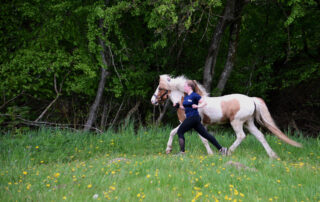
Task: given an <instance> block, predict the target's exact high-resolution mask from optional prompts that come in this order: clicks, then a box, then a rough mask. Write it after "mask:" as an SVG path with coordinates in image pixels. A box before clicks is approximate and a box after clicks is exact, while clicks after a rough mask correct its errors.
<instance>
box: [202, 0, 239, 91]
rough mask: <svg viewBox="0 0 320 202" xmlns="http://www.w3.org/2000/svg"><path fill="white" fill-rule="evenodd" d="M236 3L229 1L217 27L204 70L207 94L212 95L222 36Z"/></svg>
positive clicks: (231, 17) (204, 83) (232, 0)
mask: <svg viewBox="0 0 320 202" xmlns="http://www.w3.org/2000/svg"><path fill="white" fill-rule="evenodd" d="M234 6H235V1H234V0H227V2H226V5H225V8H224V11H223V15H222V17H221V18H220V19H219V21H218V23H217V26H216V28H215V31H214V34H213V37H212V40H211V45H210V47H209V50H208V55H207V58H206V62H205V65H204V70H203V85H204V87H205V89H206V90H207V92H209V93H210V91H211V84H212V77H213V75H214V69H215V65H216V61H217V57H218V53H219V48H220V42H221V39H222V35H223V33H224V30H225V28H226V26H227V24H228V22H230V21H231V20H232V19H233V11H234Z"/></svg>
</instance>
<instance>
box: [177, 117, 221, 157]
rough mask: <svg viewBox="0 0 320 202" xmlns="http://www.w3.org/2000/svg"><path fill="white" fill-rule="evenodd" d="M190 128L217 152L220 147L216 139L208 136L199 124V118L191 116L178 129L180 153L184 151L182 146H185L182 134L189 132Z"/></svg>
mask: <svg viewBox="0 0 320 202" xmlns="http://www.w3.org/2000/svg"><path fill="white" fill-rule="evenodd" d="M192 128H193V129H195V130H196V131H197V132H198V133H199V134H200V135H201V136H202V137H204V138H206V139H207V140H208V141H209V142H211V143H212V144H213V145H214V146H215V147H216V148H217V149H218V150H220V149H221V145H220V144H219V143H218V141H217V140H216V138H214V137H213V136H212V135H210V134H209V133H208V131H207V130H206V129H205V128H204V126H203V125H202V124H201V118H200V116H191V117H188V118H186V119H185V120H184V121H183V122H182V124H181V125H180V127H179V129H178V136H179V144H180V150H181V151H182V152H184V151H185V150H184V145H185V138H184V133H185V132H187V131H189V130H191V129H192Z"/></svg>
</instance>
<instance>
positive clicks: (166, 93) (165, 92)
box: [153, 89, 169, 101]
mask: <svg viewBox="0 0 320 202" xmlns="http://www.w3.org/2000/svg"><path fill="white" fill-rule="evenodd" d="M159 90H163V89H159ZM168 92H169V91H168V90H166V92H165V93H163V94H162V95H161V96H160V99H159V100H160V101H163V100H162V98H163V96H165V95H167V94H168ZM153 96H154V97H156V99H158V98H159V96H158V95H156V94H153Z"/></svg>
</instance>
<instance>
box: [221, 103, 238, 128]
mask: <svg viewBox="0 0 320 202" xmlns="http://www.w3.org/2000/svg"><path fill="white" fill-rule="evenodd" d="M221 109H222V118H221V122H225V121H227V120H229V121H233V120H234V117H235V115H236V114H237V113H238V111H239V110H240V103H239V101H238V100H237V99H232V100H228V101H221Z"/></svg>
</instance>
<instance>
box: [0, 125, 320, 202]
mask: <svg viewBox="0 0 320 202" xmlns="http://www.w3.org/2000/svg"><path fill="white" fill-rule="evenodd" d="M169 132H170V128H167V127H162V128H148V129H143V128H141V129H139V130H138V132H137V134H134V131H133V129H132V127H128V128H127V129H125V130H122V131H120V132H118V133H114V132H112V131H109V132H107V133H104V134H100V135H97V134H92V133H91V134H90V133H81V132H70V131H61V130H48V129H41V130H39V131H32V132H28V133H21V134H3V135H2V136H0V161H1V165H0V201H64V200H66V201H97V200H113V201H116V200H118V201H192V200H193V199H194V200H197V201H215V200H219V201H234V200H237V201H271V200H272V201H319V200H320V194H319V193H320V188H319V187H320V175H319V174H320V166H319V161H320V139H319V138H302V137H298V136H294V137H293V136H290V138H292V139H294V140H296V141H298V142H300V143H302V144H303V145H304V148H302V149H299V148H295V147H292V146H290V145H287V144H285V143H282V142H280V140H278V139H277V138H275V137H274V136H271V135H268V136H267V137H266V138H267V141H268V142H269V144H270V146H271V147H272V148H273V149H274V151H275V152H277V154H278V155H279V156H280V157H281V160H280V159H278V160H271V159H269V157H268V155H267V154H266V152H265V150H264V149H263V147H262V145H260V143H259V142H258V141H257V140H256V139H255V138H254V137H253V136H252V135H248V136H247V138H246V139H245V140H244V141H243V142H242V144H241V145H240V146H239V148H238V149H237V150H236V152H235V153H234V154H233V155H232V156H229V157H221V156H219V155H218V154H217V152H216V150H215V149H214V148H213V150H214V151H215V154H214V155H212V156H208V155H207V154H206V151H205V148H204V146H203V145H202V143H201V142H200V139H199V138H198V136H197V135H196V134H191V133H187V134H186V148H187V154H186V155H184V156H174V155H166V154H165V148H166V143H167V140H168V134H169ZM215 136H216V138H217V139H218V141H219V142H220V143H221V144H222V145H223V146H228V147H229V146H230V145H231V144H232V143H233V141H234V140H235V136H234V135H233V134H232V132H230V131H218V132H216V133H215ZM173 146H174V148H173V149H174V151H173V152H174V153H177V152H178V148H179V147H178V141H177V137H175V139H174V142H173ZM228 161H234V162H240V163H241V164H243V165H245V166H247V167H250V168H255V169H256V170H257V171H252V170H245V169H240V170H239V169H237V168H236V167H234V166H230V165H227V164H226V162H228ZM95 197H96V198H95Z"/></svg>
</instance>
